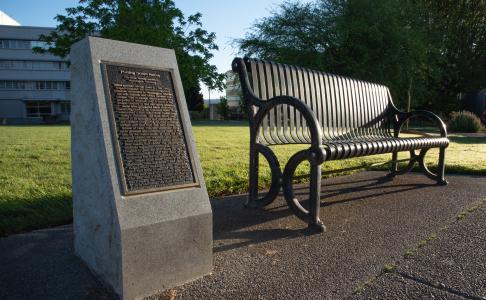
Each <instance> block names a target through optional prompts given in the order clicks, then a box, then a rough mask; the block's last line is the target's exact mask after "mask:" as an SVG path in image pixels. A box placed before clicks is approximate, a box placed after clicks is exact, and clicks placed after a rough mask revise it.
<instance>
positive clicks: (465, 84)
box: [236, 0, 486, 112]
mask: <svg viewBox="0 0 486 300" xmlns="http://www.w3.org/2000/svg"><path fill="white" fill-rule="evenodd" d="M485 7H486V2H484V1H434V0H404V1H400V0H320V1H318V0H316V1H315V2H311V3H305V4H302V3H299V2H298V1H294V2H285V3H284V4H282V5H281V6H280V7H279V8H278V9H277V10H276V11H273V12H272V14H271V16H270V17H267V18H263V19H261V20H259V21H257V22H256V23H255V25H254V26H253V27H252V28H251V30H250V32H249V33H248V34H247V35H246V36H245V37H244V38H243V39H239V40H236V44H237V45H238V46H239V47H240V52H241V53H243V54H245V55H249V56H257V57H259V58H263V59H268V60H274V61H277V62H282V63H289V64H297V65H301V66H305V67H310V68H314V69H319V70H325V71H328V72H332V73H337V74H341V75H346V76H351V77H356V78H360V79H363V80H367V81H374V82H379V83H383V84H385V85H387V86H389V87H390V90H391V93H392V95H393V98H394V100H395V103H396V104H398V106H400V107H401V108H405V107H407V102H409V101H411V102H412V103H411V106H412V107H414V108H417V107H424V108H432V109H434V110H438V111H443V112H448V111H450V110H452V109H457V106H458V104H459V102H458V101H457V94H458V93H460V92H464V91H468V90H474V89H478V88H479V87H480V86H481V85H483V86H484V84H485V82H486V78H485V76H486V74H485V73H486V72H484V70H483V66H484V65H485V62H486V59H485V54H486V51H485V50H484V49H486V48H485V46H486V44H485V33H486V29H485V27H486V19H485V18H486V9H485ZM455 24H457V26H456V25H455ZM469 58H470V59H469ZM472 77H475V78H474V79H473V78H472Z"/></svg>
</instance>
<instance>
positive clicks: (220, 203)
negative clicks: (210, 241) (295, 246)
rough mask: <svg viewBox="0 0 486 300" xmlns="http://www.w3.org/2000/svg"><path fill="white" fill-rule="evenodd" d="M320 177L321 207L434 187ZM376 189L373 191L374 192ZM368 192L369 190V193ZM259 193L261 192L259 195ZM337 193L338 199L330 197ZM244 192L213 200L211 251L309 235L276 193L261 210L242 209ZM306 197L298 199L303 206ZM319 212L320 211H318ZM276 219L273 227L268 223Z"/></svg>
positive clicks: (298, 190) (301, 190) (304, 190)
mask: <svg viewBox="0 0 486 300" xmlns="http://www.w3.org/2000/svg"><path fill="white" fill-rule="evenodd" d="M327 181H328V180H323V183H322V187H321V207H326V206H333V205H339V204H343V203H349V202H354V201H366V200H371V199H370V198H376V197H386V198H391V195H393V194H399V193H403V192H406V191H410V190H416V189H421V188H426V187H430V186H434V185H435V183H434V182H432V181H431V182H430V184H429V183H406V182H403V181H402V182H399V183H393V181H392V180H390V179H389V178H388V177H385V176H382V175H381V176H380V177H376V176H374V177H371V178H369V179H356V178H353V177H350V176H345V179H344V180H338V181H337V182H332V183H330V182H327ZM374 191H376V192H374ZM369 192H371V193H369ZM294 193H295V196H296V197H297V198H298V199H304V198H306V197H307V195H308V187H307V186H306V185H305V184H304V185H302V186H296V187H295V188H294ZM262 195H263V194H262ZM337 196H339V199H337V200H334V198H336V197H337ZM246 197H247V194H243V195H236V196H228V197H224V198H221V199H213V200H212V201H211V205H212V208H213V226H214V237H213V238H214V247H213V251H214V252H222V251H228V250H232V249H237V248H240V247H244V246H248V245H256V244H260V243H264V242H267V241H273V240H279V239H294V238H298V237H301V236H304V235H312V234H314V233H313V232H309V231H308V230H307V225H306V224H305V223H304V222H302V221H300V220H298V219H297V217H295V216H294V215H293V213H292V212H291V211H290V209H289V208H288V206H287V203H286V202H285V200H284V199H283V196H282V195H279V197H278V198H277V200H275V202H274V203H272V204H271V205H269V207H267V208H264V209H255V208H245V207H244V205H243V204H244V202H245V200H246ZM305 202H306V200H303V202H301V203H302V204H303V206H304V207H305V206H306V203H305ZM321 213H322V211H321ZM273 221H275V222H277V224H278V225H277V226H278V228H275V227H276V226H271V225H268V223H270V222H273Z"/></svg>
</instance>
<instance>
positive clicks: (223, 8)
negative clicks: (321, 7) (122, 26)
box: [0, 0, 308, 99]
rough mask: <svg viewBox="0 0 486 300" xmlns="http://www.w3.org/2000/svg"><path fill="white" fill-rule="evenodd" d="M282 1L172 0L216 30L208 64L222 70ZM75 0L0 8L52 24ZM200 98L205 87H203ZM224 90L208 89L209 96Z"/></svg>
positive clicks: (25, 20)
mask: <svg viewBox="0 0 486 300" xmlns="http://www.w3.org/2000/svg"><path fill="white" fill-rule="evenodd" d="M306 1H308V0H306ZM283 2H284V0H175V4H176V6H177V7H178V8H179V9H181V10H182V12H183V13H184V15H186V16H188V15H190V14H194V13H196V12H200V13H202V23H203V28H204V29H205V30H207V31H210V32H215V33H216V44H217V45H218V47H219V51H214V53H213V54H214V57H213V58H212V59H211V63H212V64H214V65H216V66H217V67H218V71H219V72H221V73H223V72H226V71H228V70H229V69H230V66H231V61H232V60H233V58H234V57H235V56H236V55H237V49H235V48H233V46H232V45H231V43H232V41H233V40H234V39H236V38H242V37H244V36H245V34H246V33H247V32H248V31H249V29H250V28H251V26H252V24H254V22H255V21H256V20H258V19H261V18H263V17H266V16H269V15H270V13H271V11H273V10H275V9H277V8H278V6H279V4H281V3H283ZM77 3H78V1H77V0H0V10H1V11H3V12H5V13H6V14H8V15H9V16H10V17H12V18H13V19H15V20H16V21H18V22H19V23H20V24H21V25H24V26H45V27H55V26H56V25H57V23H56V21H55V20H54V17H55V16H56V15H57V14H64V13H65V8H66V7H72V6H75V5H77ZM203 94H204V98H205V99H207V98H208V95H209V93H208V90H207V88H206V87H203ZM221 95H224V92H223V93H221V92H217V91H211V98H213V99H214V98H219V96H221Z"/></svg>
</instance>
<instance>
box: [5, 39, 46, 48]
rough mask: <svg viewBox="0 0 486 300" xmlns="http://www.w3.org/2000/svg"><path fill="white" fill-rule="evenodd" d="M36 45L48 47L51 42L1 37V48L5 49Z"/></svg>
mask: <svg viewBox="0 0 486 300" xmlns="http://www.w3.org/2000/svg"><path fill="white" fill-rule="evenodd" d="M34 47H40V48H43V49H47V48H49V44H48V43H46V42H41V41H31V40H6V39H0V48H3V49H32V48H34Z"/></svg>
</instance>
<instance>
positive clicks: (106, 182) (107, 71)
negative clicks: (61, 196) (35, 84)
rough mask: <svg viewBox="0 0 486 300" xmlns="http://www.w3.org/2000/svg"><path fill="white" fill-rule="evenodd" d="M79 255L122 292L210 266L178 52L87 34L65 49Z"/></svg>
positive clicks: (148, 288)
mask: <svg viewBox="0 0 486 300" xmlns="http://www.w3.org/2000/svg"><path fill="white" fill-rule="evenodd" d="M71 95H72V101H71V103H72V107H71V128H72V129H71V133H72V136H71V139H72V150H71V151H72V180H73V205H74V237H75V241H74V243H75V251H76V253H77V255H79V257H80V258H81V259H82V260H83V261H84V262H85V263H86V264H87V265H88V267H89V268H90V269H91V270H92V271H93V272H94V273H96V274H97V275H98V276H99V277H100V278H101V279H102V280H104V281H105V282H106V283H108V284H109V285H110V286H111V287H112V288H113V289H114V291H115V292H116V293H117V294H118V295H120V296H121V298H123V299H136V298H139V297H142V296H146V295H150V294H153V293H156V292H159V291H163V290H165V289H168V288H171V287H173V286H176V285H180V284H183V283H185V282H187V281H190V280H193V279H196V278H198V277H201V276H203V275H205V274H208V273H210V272H211V269H212V212H211V206H210V203H209V198H208V195H207V191H206V186H205V183H204V178H203V176H202V170H201V166H200V163H199V159H198V156H197V153H196V150H195V145H194V140H193V137H192V132H191V125H190V121H189V114H188V111H187V107H186V102H185V99H184V93H183V89H182V85H181V80H180V76H179V71H178V67H177V62H176V58H175V53H174V51H173V50H169V49H162V48H156V47H150V46H143V45H138V44H131V43H126V42H119V41H112V40H106V39H101V38H94V37H89V38H86V39H84V40H82V41H79V42H78V43H76V44H75V45H73V47H72V49H71Z"/></svg>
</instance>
